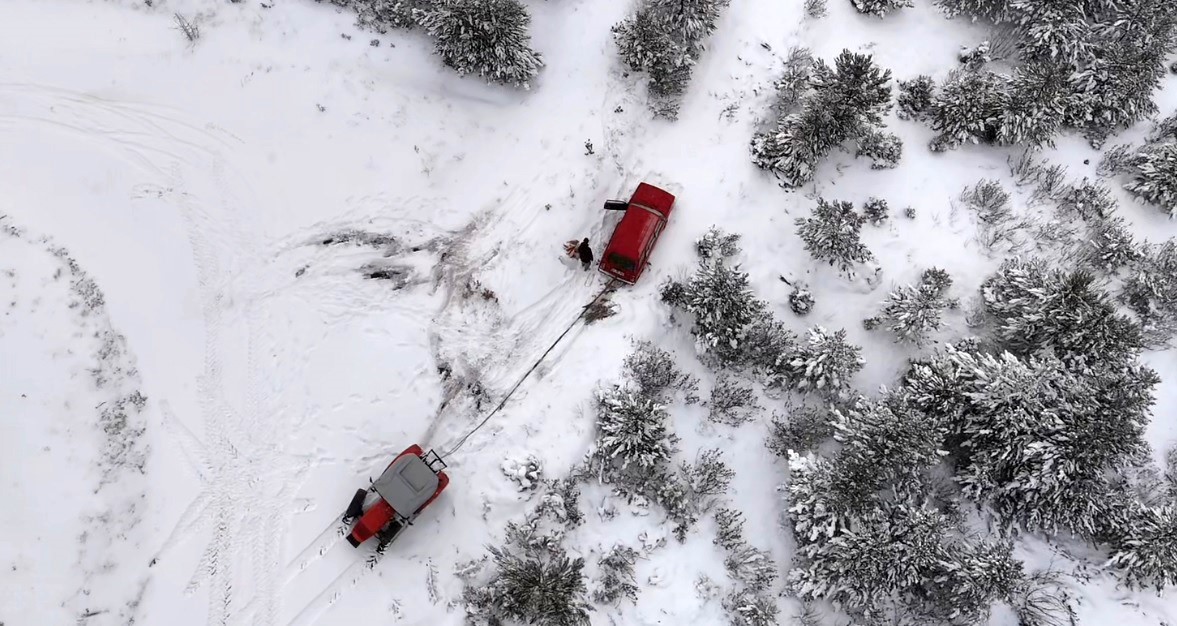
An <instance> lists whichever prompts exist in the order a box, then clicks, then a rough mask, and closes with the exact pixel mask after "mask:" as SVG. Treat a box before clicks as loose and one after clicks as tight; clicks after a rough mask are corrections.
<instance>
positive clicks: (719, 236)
mask: <svg viewBox="0 0 1177 626" xmlns="http://www.w3.org/2000/svg"><path fill="white" fill-rule="evenodd" d="M695 252H696V253H697V254H698V255H699V258H701V259H713V258H727V257H731V256H735V255H737V254H739V253H740V236H739V235H737V234H734V233H727V232H724V231H722V230H720V229H719V228H718V227H716V226H712V227H711V228H709V229H707V232H706V233H705V234H704V235H703V236H702V237H700V238H699V239H698V241H696V242H695Z"/></svg>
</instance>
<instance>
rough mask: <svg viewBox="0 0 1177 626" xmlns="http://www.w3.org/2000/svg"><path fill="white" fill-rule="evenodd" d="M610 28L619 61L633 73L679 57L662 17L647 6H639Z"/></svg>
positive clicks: (679, 53)
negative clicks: (619, 56)
mask: <svg viewBox="0 0 1177 626" xmlns="http://www.w3.org/2000/svg"><path fill="white" fill-rule="evenodd" d="M612 30H613V39H614V41H615V42H616V43H617V51H618V53H619V54H620V55H621V60H622V61H624V62H625V65H626V66H627V67H629V69H631V70H633V71H635V72H645V71H650V70H651V69H652V68H655V67H657V66H659V65H663V64H666V63H668V62H670V60H671V59H677V58H678V57H679V56H681V52H680V51H679V50H678V49H677V46H676V45H675V43H674V41H673V40H672V39H671V38H670V33H669V32H668V29H667V28H666V24H665V23H664V18H663V17H662V15H661V14H660V13H658V11H656V10H655V9H654V8H653V7H651V6H642V7H640V8H639V9H638V10H637V11H636V12H634V14H633V15H631V16H629V17H627V18H625V19H623V20H621V21H620V22H618V23H617V24H615V25H614V26H613V29H612Z"/></svg>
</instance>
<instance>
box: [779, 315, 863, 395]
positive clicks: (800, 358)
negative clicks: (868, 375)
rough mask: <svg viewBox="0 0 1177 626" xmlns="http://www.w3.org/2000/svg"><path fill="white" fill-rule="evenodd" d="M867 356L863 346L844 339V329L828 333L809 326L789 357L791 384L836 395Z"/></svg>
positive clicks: (810, 390) (840, 393)
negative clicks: (799, 343)
mask: <svg viewBox="0 0 1177 626" xmlns="http://www.w3.org/2000/svg"><path fill="white" fill-rule="evenodd" d="M865 364H866V360H865V359H863V358H862V348H860V347H858V346H856V345H854V344H851V343H849V342H847V341H846V331H845V330H838V331H836V332H833V333H831V332H830V331H828V330H826V329H825V328H823V327H821V326H814V327H813V328H811V329H809V337H808V339H807V341H806V343H805V344H804V345H802V346H801V347H800V349H799V351H798V353H797V355H796V356H794V357H793V358H792V359H791V360H790V361H789V370H790V375H791V379H792V382H793V384H794V385H795V386H796V387H797V388H798V389H800V390H801V391H806V392H814V393H818V394H821V395H824V396H829V397H835V398H836V397H839V396H841V395H842V394H843V393H845V391H846V390H847V389H848V388H849V387H850V379H851V378H853V377H854V374H856V373H858V370H860V369H862V366H863V365H865Z"/></svg>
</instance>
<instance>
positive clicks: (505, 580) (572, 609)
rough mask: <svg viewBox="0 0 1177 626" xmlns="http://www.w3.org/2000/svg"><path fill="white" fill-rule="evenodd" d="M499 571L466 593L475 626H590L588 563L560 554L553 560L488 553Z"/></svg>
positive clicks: (495, 550)
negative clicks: (512, 623)
mask: <svg viewBox="0 0 1177 626" xmlns="http://www.w3.org/2000/svg"><path fill="white" fill-rule="evenodd" d="M490 552H491V554H492V555H493V557H494V563H495V571H494V573H493V575H492V578H491V579H490V580H489V581H488V582H487V583H485V584H483V585H479V586H477V587H473V586H472V587H467V588H466V593H465V598H464V599H465V601H466V611H467V616H468V618H469V619H470V620H471V622H472V623H476V624H486V625H487V626H495V625H497V624H501V623H503V620H518V621H520V622H525V623H529V624H537V625H540V626H587V625H588V624H589V616H588V612H589V610H591V607H589V605H588V603H587V602H586V601H585V594H586V592H587V587H586V584H585V576H584V572H583V569H584V559H580V558H577V559H570V558H568V556H567V555H565V554H564V553H563V552H562V551H561V552H560V553H558V554H556V555H554V556H551V557H520V556H518V555H517V554H515V553H514V552H513V551H511V550H509V549H504V548H494V547H492V548H490Z"/></svg>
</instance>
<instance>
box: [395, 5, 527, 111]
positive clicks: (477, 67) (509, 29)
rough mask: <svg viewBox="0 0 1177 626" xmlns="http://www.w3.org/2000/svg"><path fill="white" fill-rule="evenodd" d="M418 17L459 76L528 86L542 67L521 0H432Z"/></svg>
mask: <svg viewBox="0 0 1177 626" xmlns="http://www.w3.org/2000/svg"><path fill="white" fill-rule="evenodd" d="M414 15H415V16H416V18H417V21H418V22H419V23H420V24H421V27H422V28H424V29H425V31H426V32H427V33H428V34H429V35H430V37H432V38H433V42H434V43H433V51H434V53H435V54H437V55H438V56H440V57H441V60H442V62H443V63H445V64H446V66H448V67H451V68H453V69H455V70H457V72H458V74H460V75H465V74H476V75H478V76H479V77H481V78H485V79H487V80H488V81H493V82H498V83H505V84H509V85H515V86H519V87H523V88H525V89H526V88H528V83H529V82H530V81H531V80H532V79H533V78H535V76H536V75H537V74H538V73H539V70H540V67H542V66H543V60H542V59H541V56H540V54H539V53H538V52H536V51H534V50H532V49H531V47H530V39H531V37H530V35H529V34H528V32H527V26H528V24H529V23H530V22H531V16H530V15H528V13H527V9H526V8H525V7H524V6H523V5H522V4H521V3H520V2H519V0H432V1H431V2H430V3H429V5H428V6H427V7H426V8H424V9H418V10H417V11H415V12H414Z"/></svg>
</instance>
